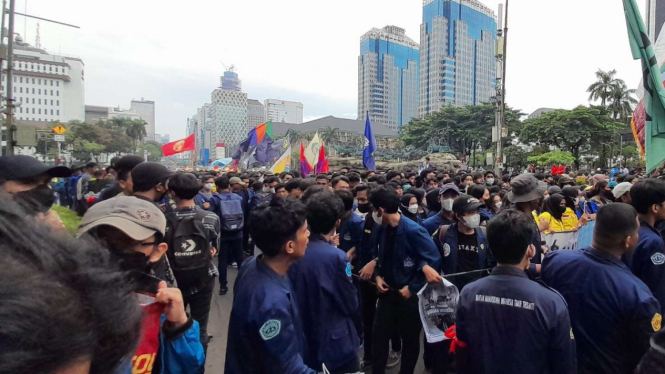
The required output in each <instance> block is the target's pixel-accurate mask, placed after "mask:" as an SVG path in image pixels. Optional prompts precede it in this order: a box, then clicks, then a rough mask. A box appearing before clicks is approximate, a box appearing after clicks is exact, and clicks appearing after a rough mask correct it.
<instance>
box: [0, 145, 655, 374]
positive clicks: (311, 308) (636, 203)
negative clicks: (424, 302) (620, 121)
mask: <svg viewBox="0 0 665 374" xmlns="http://www.w3.org/2000/svg"><path fill="white" fill-rule="evenodd" d="M553 170H554V169H553ZM533 171H534V172H535V173H523V174H507V175H503V176H501V175H497V174H495V173H494V172H492V171H487V172H483V173H480V172H472V173H468V172H462V171H449V170H437V169H436V167H435V165H434V164H432V163H431V162H429V160H426V162H424V163H423V165H422V170H420V171H419V172H418V171H409V170H404V171H402V170H389V171H386V172H375V171H358V170H353V169H350V168H346V167H344V168H341V169H340V170H338V171H335V172H333V173H328V174H320V175H313V176H304V177H303V176H301V175H300V174H299V173H298V172H295V171H294V172H283V173H280V174H279V175H273V174H272V173H269V172H265V171H263V172H243V173H236V172H221V171H193V172H185V171H180V172H174V171H171V170H169V169H167V168H166V167H164V166H163V165H161V164H159V163H152V162H145V161H144V160H143V158H141V157H138V156H133V155H127V156H123V157H121V158H116V159H114V160H112V162H111V164H110V165H109V166H108V167H106V169H104V170H100V169H99V167H98V165H97V164H95V163H88V164H86V165H84V166H81V167H73V168H67V167H64V166H47V165H44V164H42V163H41V162H39V161H37V160H36V159H34V158H31V157H28V156H20V155H19V156H5V157H0V251H2V254H3V256H0V263H1V264H2V265H4V266H3V269H5V270H3V271H2V272H0V294H1V295H3V298H2V299H3V306H2V307H0V326H2V327H0V342H2V343H1V344H0V347H2V348H1V349H0V374H4V373H19V372H43V373H58V374H73V373H129V372H132V373H202V372H204V367H205V360H206V356H207V355H208V354H211V355H220V354H225V356H226V359H225V371H224V372H226V373H229V374H233V373H320V372H326V373H340V374H341V373H357V372H367V371H370V370H371V372H372V373H375V374H382V373H385V372H386V370H387V369H389V368H391V367H396V366H397V365H399V366H400V369H399V371H400V373H404V374H408V373H413V372H414V370H415V367H416V365H417V363H418V360H419V359H420V357H421V356H420V353H421V347H424V351H423V355H422V359H423V361H424V366H425V368H426V369H427V370H428V371H429V372H431V373H436V374H439V373H449V372H456V373H575V372H580V373H631V372H636V373H665V335H664V334H665V333H660V332H659V331H660V329H661V322H662V314H663V307H665V267H664V266H665V244H664V242H663V239H662V238H663V236H662V235H663V234H664V233H665V181H664V180H662V178H661V177H653V176H652V177H647V176H636V175H632V174H630V171H629V170H627V169H625V168H623V169H622V168H619V169H617V171H618V172H612V171H609V172H608V173H607V174H606V173H604V172H602V171H596V172H592V173H575V172H572V171H570V170H559V169H558V168H557V172H556V173H553V174H556V175H552V174H544V173H538V172H536V170H533ZM559 171H561V172H559ZM56 203H57V204H60V205H62V206H67V207H69V208H71V209H72V210H74V211H75V212H77V213H78V214H79V215H80V216H81V217H82V220H81V223H80V225H79V227H78V233H77V236H76V238H72V237H71V236H69V235H68V234H67V233H66V231H65V230H64V229H63V224H62V222H61V221H60V220H59V218H58V216H57V213H55V211H54V210H52V209H51V208H52V206H53V205H54V204H56ZM590 223H593V224H594V229H593V243H592V245H591V246H589V247H586V248H580V249H576V250H557V248H548V247H547V246H546V245H545V242H544V240H543V238H544V236H545V235H548V234H552V233H557V232H571V231H577V230H580V229H581V228H582V227H584V226H585V225H588V224H590ZM255 249H258V252H257V254H256V255H255ZM233 267H237V268H238V274H237V277H236V280H235V283H234V284H230V283H229V276H228V272H229V270H228V269H229V268H233ZM216 278H217V279H216ZM444 278H445V280H447V281H449V282H450V283H452V284H453V285H454V286H455V287H456V288H457V289H458V290H459V293H460V295H459V300H458V302H457V310H456V311H455V313H454V319H455V328H454V329H451V331H452V334H451V335H448V333H450V332H451V331H448V332H447V337H448V338H449V339H446V340H443V341H441V342H436V343H430V342H428V341H427V340H425V339H424V338H421V336H422V335H423V334H422V327H423V326H422V322H421V317H420V311H419V304H418V296H417V295H418V293H419V292H420V291H421V290H422V289H423V288H424V287H426V286H427V285H428V284H439V283H442V282H443V280H444ZM216 282H219V291H218V292H219V296H220V297H229V296H226V295H227V293H228V292H229V288H230V287H232V288H233V301H232V302H233V307H232V311H231V315H230V317H229V326H228V335H227V336H225V337H217V338H218V339H226V340H227V350H226V352H225V353H223V352H212V351H209V350H208V344H209V342H210V340H211V339H212V338H213V337H212V336H211V335H209V334H208V332H207V331H208V330H207V325H208V319H209V315H210V308H211V302H212V299H213V294H214V290H215V288H216Z"/></svg>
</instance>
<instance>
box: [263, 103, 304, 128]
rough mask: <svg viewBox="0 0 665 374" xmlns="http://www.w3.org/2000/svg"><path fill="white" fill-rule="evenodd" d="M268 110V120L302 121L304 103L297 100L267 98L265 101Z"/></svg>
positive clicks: (299, 122)
mask: <svg viewBox="0 0 665 374" xmlns="http://www.w3.org/2000/svg"><path fill="white" fill-rule="evenodd" d="M263 104H264V106H265V108H266V109H265V110H266V117H265V119H266V121H270V122H286V123H295V124H297V125H299V124H301V123H302V113H303V105H302V103H298V102H295V101H284V100H277V99H267V100H265V101H264V102H263Z"/></svg>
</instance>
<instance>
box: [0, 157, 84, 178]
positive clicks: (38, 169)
mask: <svg viewBox="0 0 665 374" xmlns="http://www.w3.org/2000/svg"><path fill="white" fill-rule="evenodd" d="M39 175H48V176H49V177H51V178H67V177H69V176H70V175H72V170H71V169H70V168H68V167H67V166H48V165H46V164H45V163H43V162H41V161H39V160H37V159H36V158H34V157H31V156H26V155H13V156H2V157H0V179H3V180H7V181H12V180H22V179H28V178H33V177H36V176H39Z"/></svg>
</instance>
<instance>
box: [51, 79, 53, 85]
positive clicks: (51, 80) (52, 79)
mask: <svg viewBox="0 0 665 374" xmlns="http://www.w3.org/2000/svg"><path fill="white" fill-rule="evenodd" d="M51 87H53V79H51Z"/></svg>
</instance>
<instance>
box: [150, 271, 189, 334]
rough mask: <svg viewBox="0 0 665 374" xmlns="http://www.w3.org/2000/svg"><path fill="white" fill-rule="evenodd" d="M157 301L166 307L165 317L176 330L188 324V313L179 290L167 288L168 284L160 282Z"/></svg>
mask: <svg viewBox="0 0 665 374" xmlns="http://www.w3.org/2000/svg"><path fill="white" fill-rule="evenodd" d="M155 301H156V302H158V303H161V304H164V305H166V307H165V308H164V315H165V316H166V320H167V321H169V322H171V324H173V326H174V327H175V328H178V327H180V326H182V325H184V324H185V323H187V313H185V304H184V302H183V301H182V292H180V290H179V289H177V288H167V287H166V282H164V281H161V282H159V286H157V295H156V296H155Z"/></svg>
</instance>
